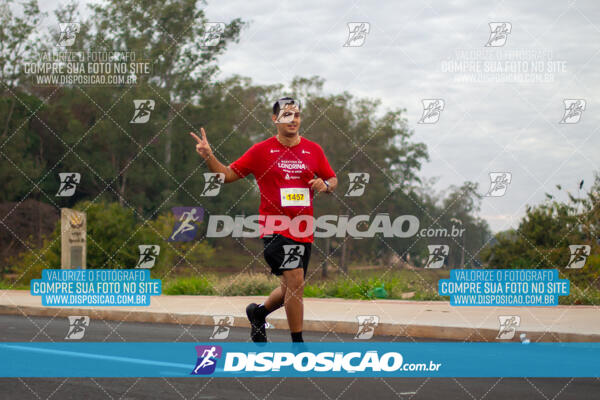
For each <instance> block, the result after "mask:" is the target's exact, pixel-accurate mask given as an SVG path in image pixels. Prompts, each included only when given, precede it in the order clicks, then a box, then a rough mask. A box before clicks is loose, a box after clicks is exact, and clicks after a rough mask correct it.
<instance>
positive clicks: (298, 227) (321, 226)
mask: <svg viewBox="0 0 600 400" xmlns="http://www.w3.org/2000/svg"><path fill="white" fill-rule="evenodd" d="M419 226H420V222H419V219H418V218H417V217H416V216H414V215H400V216H397V217H394V218H391V217H390V215H389V214H386V213H380V214H376V215H375V216H371V215H366V214H364V215H354V216H349V215H321V216H319V217H317V218H314V217H313V216H312V215H298V216H296V217H294V218H290V217H288V216H286V215H247V216H244V215H237V216H235V217H231V216H229V215H211V216H210V217H209V219H208V223H207V228H206V237H209V238H222V237H226V236H230V235H231V236H232V237H245V238H257V237H260V236H262V235H270V234H273V233H274V232H279V231H285V230H289V232H290V233H291V234H292V235H294V236H295V237H308V236H310V235H313V234H314V236H315V237H317V238H329V237H345V236H350V237H355V238H372V237H375V235H382V236H384V237H399V238H409V237H413V236H415V235H416V236H418V237H461V236H462V235H463V233H464V231H465V229H464V228H462V227H461V228H458V227H457V226H455V225H452V226H451V227H449V228H445V227H440V226H435V227H434V226H430V227H426V228H423V229H419Z"/></svg>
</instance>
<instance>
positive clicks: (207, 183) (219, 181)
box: [200, 172, 225, 197]
mask: <svg viewBox="0 0 600 400" xmlns="http://www.w3.org/2000/svg"><path fill="white" fill-rule="evenodd" d="M203 175H204V190H203V191H202V194H200V196H206V197H213V196H216V195H218V194H219V192H220V191H221V186H222V185H223V184H224V183H225V174H223V173H220V172H205V173H204V174H203Z"/></svg>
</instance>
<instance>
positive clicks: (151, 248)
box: [135, 244, 160, 268]
mask: <svg viewBox="0 0 600 400" xmlns="http://www.w3.org/2000/svg"><path fill="white" fill-rule="evenodd" d="M138 248H139V249H140V258H139V259H138V263H137V264H136V266H135V267H136V268H152V267H154V263H155V262H156V258H157V257H158V255H159V254H160V246H159V245H157V244H140V245H139V246H138Z"/></svg>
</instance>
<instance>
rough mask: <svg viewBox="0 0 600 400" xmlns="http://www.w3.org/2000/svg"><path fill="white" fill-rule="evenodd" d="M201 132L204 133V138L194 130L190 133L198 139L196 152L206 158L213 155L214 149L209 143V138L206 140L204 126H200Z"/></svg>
mask: <svg viewBox="0 0 600 400" xmlns="http://www.w3.org/2000/svg"><path fill="white" fill-rule="evenodd" d="M200 132H201V133H202V138H199V137H198V135H196V134H195V133H194V132H190V135H191V136H192V137H193V138H194V140H196V153H198V154H200V156H201V157H202V158H204V159H205V160H206V159H208V158H209V157H210V156H211V155H212V150H211V148H210V145H209V144H208V140H206V132H204V128H200Z"/></svg>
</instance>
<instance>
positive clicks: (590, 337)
mask: <svg viewBox="0 0 600 400" xmlns="http://www.w3.org/2000/svg"><path fill="white" fill-rule="evenodd" d="M0 314H5V315H26V316H40V317H67V316H69V315H90V316H91V317H92V318H94V319H100V320H108V321H122V322H141V323H163V324H177V325H204V326H214V325H215V323H214V320H213V315H209V314H199V313H172V312H156V311H146V310H115V309H102V308H98V307H96V308H85V307H34V306H18V305H0ZM233 317H234V322H233V326H235V327H245V328H249V327H250V324H249V322H248V320H247V319H246V316H245V315H242V314H238V315H233ZM269 322H270V323H271V324H272V325H273V326H274V327H275V328H276V329H288V324H287V319H286V318H281V317H276V316H274V317H269ZM304 330H305V331H316V332H331V333H333V334H334V335H335V334H336V333H345V334H351V335H354V334H356V332H357V324H356V322H349V321H318V320H311V319H305V320H304ZM519 333H525V334H526V335H527V338H528V339H529V340H531V341H532V342H536V341H540V342H600V334H578V333H571V332H548V331H546V332H544V331H527V330H519ZM374 334H375V335H376V336H404V337H414V338H428V339H439V340H457V341H473V342H496V335H497V334H498V331H497V330H495V329H489V328H470V327H464V326H455V327H453V326H438V325H418V324H408V325H407V324H393V323H380V324H379V325H378V326H377V328H376V329H375V333H374ZM416 341H418V340H416ZM512 341H516V342H518V341H520V339H519V337H518V335H515V337H514V338H513V339H512ZM502 342H506V340H502Z"/></svg>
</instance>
